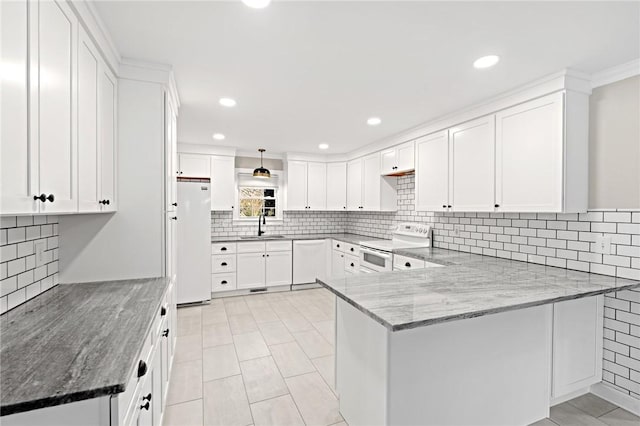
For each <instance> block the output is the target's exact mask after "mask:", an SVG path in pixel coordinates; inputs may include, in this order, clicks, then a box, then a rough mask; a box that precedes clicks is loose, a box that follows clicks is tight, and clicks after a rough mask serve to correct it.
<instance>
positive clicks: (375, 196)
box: [362, 153, 382, 210]
mask: <svg viewBox="0 0 640 426" xmlns="http://www.w3.org/2000/svg"><path fill="white" fill-rule="evenodd" d="M381 180H382V178H381V177H380V154H379V153H375V154H372V155H369V156H367V157H364V158H363V159H362V208H363V210H378V209H380V181H381Z"/></svg>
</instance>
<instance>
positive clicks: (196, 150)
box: [178, 142, 236, 157]
mask: <svg viewBox="0 0 640 426" xmlns="http://www.w3.org/2000/svg"><path fill="white" fill-rule="evenodd" d="M178 152H179V153H183V154H206V155H224V156H227V157H235V156H236V149H235V148H234V147H230V146H215V145H203V144H195V143H182V142H178Z"/></svg>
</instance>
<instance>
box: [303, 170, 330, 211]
mask: <svg viewBox="0 0 640 426" xmlns="http://www.w3.org/2000/svg"><path fill="white" fill-rule="evenodd" d="M307 205H308V206H309V210H326V208H327V165H326V164H325V163H309V164H307Z"/></svg>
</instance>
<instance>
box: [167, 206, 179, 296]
mask: <svg viewBox="0 0 640 426" xmlns="http://www.w3.org/2000/svg"><path fill="white" fill-rule="evenodd" d="M165 226H166V231H165V232H166V233H165V274H166V276H167V277H169V278H170V279H171V281H172V282H173V283H174V285H175V284H176V282H177V280H178V276H177V271H178V256H177V254H178V216H176V212H168V213H166V225H165Z"/></svg>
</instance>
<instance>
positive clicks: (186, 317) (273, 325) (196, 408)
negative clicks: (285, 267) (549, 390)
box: [164, 289, 640, 426]
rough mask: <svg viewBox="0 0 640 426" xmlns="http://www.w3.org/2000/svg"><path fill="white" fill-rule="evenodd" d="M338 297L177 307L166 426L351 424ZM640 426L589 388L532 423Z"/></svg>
mask: <svg viewBox="0 0 640 426" xmlns="http://www.w3.org/2000/svg"><path fill="white" fill-rule="evenodd" d="M334 304H335V299H334V296H333V295H332V294H331V293H329V292H328V291H326V290H324V289H313V290H301V291H295V292H283V293H270V294H257V295H250V296H238V297H229V298H224V299H216V300H213V301H212V302H211V303H210V304H209V305H205V306H197V307H188V308H180V309H178V342H177V348H176V354H175V359H174V366H173V372H172V377H171V382H170V387H169V395H168V397H167V405H168V406H167V411H166V415H165V419H164V425H165V426H173V425H176V426H178V425H179V426H196V425H207V426H208V425H220V426H233V425H238V426H248V425H255V426H261V425H277V426H285V425H318V426H329V425H336V426H346V423H345V422H344V420H343V419H342V417H341V416H340V413H339V412H338V400H337V398H336V395H335V393H334V389H333V387H334V378H333V371H334V348H333V341H334V337H333V336H334V321H333V318H334ZM555 425H559V426H591V425H593V426H607V425H608V426H639V425H640V418H638V417H636V416H634V415H632V414H631V413H629V412H627V411H625V410H623V409H621V408H618V407H616V406H615V405H612V404H610V403H608V402H606V401H604V400H602V399H600V398H598V397H596V396H594V395H591V394H588V395H584V396H582V397H579V398H576V399H574V400H572V401H569V402H567V403H564V404H561V405H558V406H556V407H553V408H552V409H551V415H550V419H544V420H541V421H539V422H537V423H535V426H555Z"/></svg>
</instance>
